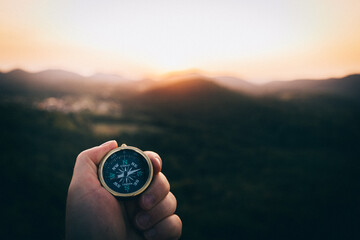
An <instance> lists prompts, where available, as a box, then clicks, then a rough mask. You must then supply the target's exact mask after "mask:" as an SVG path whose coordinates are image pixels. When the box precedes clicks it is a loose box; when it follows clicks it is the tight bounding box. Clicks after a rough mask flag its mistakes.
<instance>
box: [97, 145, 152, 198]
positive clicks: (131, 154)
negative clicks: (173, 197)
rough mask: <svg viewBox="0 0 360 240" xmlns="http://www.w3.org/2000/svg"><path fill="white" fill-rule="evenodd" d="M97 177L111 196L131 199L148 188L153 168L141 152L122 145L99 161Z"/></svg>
mask: <svg viewBox="0 0 360 240" xmlns="http://www.w3.org/2000/svg"><path fill="white" fill-rule="evenodd" d="M98 175H99V179H100V182H101V185H102V186H103V187H104V188H105V189H106V190H108V191H109V192H110V193H111V194H112V195H114V196H116V197H133V196H136V195H138V194H140V193H142V192H143V191H145V189H146V188H147V187H148V186H149V184H150V182H151V180H152V177H153V166H152V163H151V161H150V159H149V158H148V156H146V154H145V153H144V152H143V151H141V150H140V149H138V148H136V147H130V146H127V145H126V144H122V145H121V147H118V148H115V149H113V150H111V151H110V152H109V153H108V154H106V155H105V157H104V158H103V159H102V160H101V162H100V164H99V169H98Z"/></svg>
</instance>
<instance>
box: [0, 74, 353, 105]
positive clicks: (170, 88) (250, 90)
mask: <svg viewBox="0 0 360 240" xmlns="http://www.w3.org/2000/svg"><path fill="white" fill-rule="evenodd" d="M149 89H150V90H149ZM139 92H141V93H143V94H142V95H143V99H146V98H147V97H149V96H151V99H152V100H155V99H158V100H159V101H160V99H164V98H171V99H175V98H176V97H178V98H179V99H180V98H181V99H182V101H189V102H191V100H192V98H194V97H196V98H198V99H199V98H201V97H200V96H203V97H204V99H206V101H208V102H209V101H213V100H214V103H213V104H216V101H215V100H216V99H220V98H222V99H225V101H229V100H230V99H232V98H234V96H236V95H239V94H238V93H242V94H240V95H244V94H246V95H251V96H266V97H276V98H280V99H294V98H299V97H301V98H303V97H308V96H314V95H319V94H320V95H330V96H336V97H341V98H347V99H355V100H356V101H360V74H354V75H349V76H346V77H344V78H331V79H325V80H294V81H274V82H270V83H267V84H262V85H257V84H252V83H249V82H247V81H244V80H242V79H239V78H236V77H231V76H219V77H206V76H204V75H202V74H201V73H197V72H195V73H192V72H190V73H189V72H185V73H176V74H172V75H171V74H170V75H166V76H164V77H163V78H161V80H159V81H154V80H152V79H144V80H141V81H133V80H129V79H126V78H124V77H121V76H118V75H108V74H101V73H98V74H95V75H93V76H90V77H84V76H81V75H78V74H76V73H72V72H67V71H63V70H56V69H51V70H46V71H41V72H37V73H30V72H26V71H24V70H21V69H15V70H13V71H10V72H7V73H0V93H2V94H12V95H14V94H21V95H32V96H38V95H39V96H44V95H46V96H47V95H51V96H53V95H59V94H60V95H61V94H91V95H95V96H99V97H113V98H126V97H129V96H132V95H133V94H136V93H139ZM236 97H239V96H236ZM184 99H186V100H184ZM226 99H227V100H226Z"/></svg>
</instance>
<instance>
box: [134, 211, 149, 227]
mask: <svg viewBox="0 0 360 240" xmlns="http://www.w3.org/2000/svg"><path fill="white" fill-rule="evenodd" d="M149 221H150V216H149V214H146V213H140V214H138V215H137V217H136V224H137V225H138V227H140V228H142V229H146V228H147V227H148V225H149Z"/></svg>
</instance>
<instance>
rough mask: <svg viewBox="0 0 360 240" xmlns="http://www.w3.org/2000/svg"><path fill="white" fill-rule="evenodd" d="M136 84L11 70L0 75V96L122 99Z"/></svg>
mask: <svg viewBox="0 0 360 240" xmlns="http://www.w3.org/2000/svg"><path fill="white" fill-rule="evenodd" d="M140 85H141V82H140V81H132V80H128V79H125V78H123V77H121V76H117V75H107V74H96V75H93V76H90V77H84V76H81V75H79V74H76V73H72V72H68V71H63V70H57V69H51V70H46V71H41V72H36V73H30V72H26V71H24V70H21V69H15V70H13V71H10V72H7V73H0V88H1V89H0V92H1V93H2V94H21V95H24V94H25V95H32V96H47V95H49V96H54V95H59V94H60V95H61V94H91V95H96V96H100V97H108V96H112V97H120V98H121V97H124V96H127V95H128V94H130V93H132V92H135V91H136V90H137V89H138V88H139V87H140Z"/></svg>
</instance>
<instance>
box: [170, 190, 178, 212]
mask: <svg viewBox="0 0 360 240" xmlns="http://www.w3.org/2000/svg"><path fill="white" fill-rule="evenodd" d="M168 195H169V199H170V203H171V204H170V206H171V208H170V212H171V213H174V212H175V211H176V207H177V200H176V197H175V196H174V194H173V193H172V192H169V194H168Z"/></svg>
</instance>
